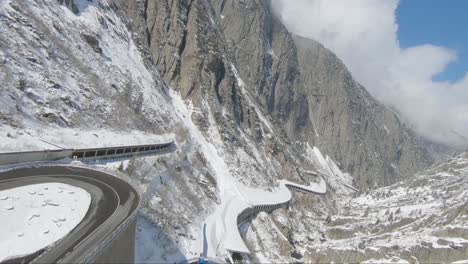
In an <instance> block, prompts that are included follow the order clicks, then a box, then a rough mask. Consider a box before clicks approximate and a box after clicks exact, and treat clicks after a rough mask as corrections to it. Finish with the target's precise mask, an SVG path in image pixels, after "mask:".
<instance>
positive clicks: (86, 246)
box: [0, 165, 140, 263]
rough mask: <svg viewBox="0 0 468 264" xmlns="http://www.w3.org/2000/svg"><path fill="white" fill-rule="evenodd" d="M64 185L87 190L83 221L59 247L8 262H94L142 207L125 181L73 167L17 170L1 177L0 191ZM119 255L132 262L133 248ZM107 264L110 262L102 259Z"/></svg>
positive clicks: (12, 170)
mask: <svg viewBox="0 0 468 264" xmlns="http://www.w3.org/2000/svg"><path fill="white" fill-rule="evenodd" d="M47 182H50V183H52V182H54V183H65V184H69V185H73V186H76V187H79V188H82V189H85V190H86V191H88V192H89V194H90V195H91V204H90V207H89V209H88V211H87V213H86V215H85V217H84V219H83V220H82V221H81V222H80V223H79V224H78V225H77V226H76V227H75V228H74V229H73V230H71V231H70V233H68V235H66V236H65V237H64V238H62V239H60V240H59V241H57V242H56V243H54V244H52V245H50V246H49V247H47V248H45V249H42V250H40V251H38V252H36V253H34V254H32V255H28V256H25V257H21V258H16V259H10V260H8V261H7V262H14V263H18V262H31V263H71V262H73V263H76V262H80V263H81V262H85V263H89V262H94V261H96V257H97V256H98V255H100V254H102V252H103V251H104V250H105V249H106V247H107V246H109V245H110V244H111V243H112V242H113V241H114V240H115V239H116V238H117V237H118V236H119V234H120V233H121V232H124V231H125V230H126V229H127V227H128V226H129V225H131V224H132V222H133V221H134V219H135V216H136V213H137V211H138V208H139V205H140V196H139V194H138V192H137V191H136V190H135V189H134V188H133V187H132V186H131V185H130V184H129V183H127V182H126V181H124V180H122V179H119V178H117V177H116V176H114V175H111V174H109V173H106V172H103V171H98V170H94V169H90V168H85V167H77V166H70V165H63V166H60V165H58V166H57V165H50V166H47V165H44V166H35V167H29V168H17V169H11V170H8V171H3V172H1V173H0V191H2V190H6V189H11V188H16V187H21V186H26V185H31V184H37V183H47ZM127 251H128V252H119V253H117V254H121V255H122V256H124V257H126V258H124V259H120V260H121V261H124V262H125V259H128V260H130V261H131V262H133V254H134V252H133V248H128V249H127ZM102 261H104V262H106V261H108V260H106V259H102Z"/></svg>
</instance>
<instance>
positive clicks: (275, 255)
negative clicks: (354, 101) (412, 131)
mask: <svg viewBox="0 0 468 264" xmlns="http://www.w3.org/2000/svg"><path fill="white" fill-rule="evenodd" d="M467 176H468V154H467V153H464V154H461V155H458V156H453V157H451V158H448V159H446V160H444V161H441V162H438V163H436V164H434V165H433V166H431V167H430V168H429V169H427V170H424V171H422V172H420V173H418V174H416V175H415V176H414V177H411V178H409V179H407V180H404V181H402V182H399V183H396V184H393V185H390V186H387V187H382V188H378V189H375V190H372V191H370V192H368V193H365V194H361V195H359V196H357V197H353V196H351V195H346V194H335V195H337V196H338V197H340V198H339V199H340V200H341V201H338V202H337V203H336V207H335V210H334V211H332V210H329V211H328V216H325V215H327V214H323V213H322V214H316V213H314V212H313V211H310V212H309V213H308V214H305V215H303V218H302V223H301V224H303V225H306V226H308V229H309V230H310V232H306V233H301V232H299V230H301V229H296V227H295V225H296V224H295V220H294V219H296V217H292V216H290V217H286V216H285V215H287V214H286V212H281V211H278V212H276V213H275V214H273V215H272V216H271V217H270V216H267V215H262V216H260V217H258V218H257V219H256V220H254V221H253V222H252V225H251V227H249V228H250V230H248V231H247V235H246V238H247V240H248V243H249V242H250V243H251V245H252V247H254V248H255V247H258V245H262V244H269V243H270V242H269V241H275V242H273V244H274V246H271V247H270V246H268V245H267V246H264V247H263V248H262V250H260V251H254V252H256V255H255V258H256V259H258V260H264V259H274V260H277V261H294V260H296V261H303V262H311V263H317V262H320V263H322V262H323V263H329V262H339V263H340V262H351V263H357V262H363V261H366V260H368V261H369V260H370V261H371V262H372V261H374V262H381V261H382V260H385V262H393V261H396V262H407V263H415V262H416V263H418V262H419V263H432V262H445V263H447V262H453V261H458V260H466V259H467V254H468V226H467V224H466V223H467V222H468V204H467V201H468V191H467V188H468V178H467ZM328 198H330V197H326V198H325V199H323V200H322V201H320V203H324V202H325V204H324V207H325V208H326V207H327V206H326V201H327V200H328ZM335 199H336V198H335ZM304 202H306V201H305V200H302V201H300V202H299V201H298V203H304ZM299 213H300V212H299ZM292 214H294V212H292ZM301 231H302V230H301ZM273 237H278V239H274V238H273ZM286 239H287V240H289V241H290V243H287V242H285V241H286ZM276 241H278V243H277V242H276ZM281 241H283V242H281ZM290 246H292V247H293V249H294V250H291V251H292V252H294V254H291V255H289V254H288V253H289V252H288V253H286V254H284V250H280V249H281V248H285V247H290ZM278 247H279V248H280V249H278ZM270 248H271V249H270ZM282 252H283V253H282ZM379 260H380V261H379Z"/></svg>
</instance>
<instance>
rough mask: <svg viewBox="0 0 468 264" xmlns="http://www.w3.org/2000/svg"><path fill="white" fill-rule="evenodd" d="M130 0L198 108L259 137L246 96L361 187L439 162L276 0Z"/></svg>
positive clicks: (172, 78)
mask: <svg viewBox="0 0 468 264" xmlns="http://www.w3.org/2000/svg"><path fill="white" fill-rule="evenodd" d="M120 1H123V0H120ZM123 3H124V4H126V10H127V14H128V15H129V17H130V18H131V19H132V20H133V21H134V25H135V28H137V29H139V30H140V36H141V42H142V44H143V45H147V46H148V47H149V50H150V53H151V57H152V60H153V63H154V64H156V65H157V66H158V69H159V70H160V72H161V74H162V76H163V77H164V79H165V80H166V82H168V83H170V84H172V87H173V88H174V89H176V90H178V91H180V93H181V95H182V96H183V97H185V98H190V99H191V100H192V102H193V103H194V104H195V106H197V107H202V106H203V104H204V103H203V102H204V101H207V102H208V103H209V104H210V105H211V107H210V108H211V109H217V110H216V111H219V112H223V113H227V114H228V118H230V119H232V120H233V121H235V122H234V123H235V124H236V125H239V126H240V128H241V129H253V130H254V131H255V133H251V136H253V137H256V138H257V139H258V140H259V141H262V140H263V135H262V132H261V128H260V127H258V126H256V125H255V124H256V123H257V122H256V121H258V116H257V115H256V113H255V111H253V109H252V107H251V106H250V105H249V104H248V103H247V100H248V98H247V97H252V99H253V100H254V101H255V102H256V103H258V104H259V105H260V106H261V112H263V113H267V116H269V117H270V120H271V121H272V122H273V123H274V124H275V129H277V130H281V132H278V133H279V134H283V132H284V135H286V136H285V140H287V141H290V142H295V141H302V142H308V143H310V144H311V145H316V146H319V147H320V148H321V149H322V150H323V151H324V152H326V153H327V154H329V155H330V156H332V158H333V159H334V160H336V161H338V162H339V163H340V165H341V169H342V170H344V171H348V172H350V173H351V174H352V175H353V176H354V177H355V180H356V183H357V184H358V185H359V186H360V188H361V189H368V188H371V187H373V186H375V185H388V184H391V183H394V182H396V181H397V180H400V179H402V178H404V177H406V176H409V175H411V174H413V173H414V172H416V171H418V170H419V169H421V168H423V167H424V166H427V165H428V164H429V163H430V162H431V161H432V160H431V158H430V156H429V155H428V153H427V151H426V150H425V149H424V147H422V145H421V144H420V143H419V142H418V139H417V136H415V135H414V133H413V132H412V131H411V130H409V129H408V128H407V127H406V126H405V125H404V124H403V123H402V122H400V121H399V118H398V116H397V115H396V114H394V113H393V112H391V111H390V110H389V109H387V108H386V107H385V106H383V105H382V104H380V103H379V102H377V101H376V100H375V99H373V98H372V97H371V96H370V95H369V94H368V93H367V91H366V90H365V88H364V87H362V86H361V85H360V84H359V83H357V82H356V81H354V80H353V78H352V76H351V74H350V73H349V71H348V70H347V69H346V67H345V65H344V64H343V63H342V62H341V61H340V60H339V59H338V58H337V57H336V56H335V55H334V54H333V53H332V52H330V51H329V50H327V49H326V48H324V47H323V46H322V45H320V44H319V43H317V42H315V41H313V40H309V39H304V38H301V37H297V36H293V35H292V34H291V33H289V32H288V31H287V30H286V28H285V27H284V26H283V25H282V23H281V21H279V20H278V19H277V18H276V17H275V16H274V15H273V13H272V10H271V8H270V3H269V1H265V0H255V1H235V0H223V1H214V2H210V1H190V0H187V1H169V0H164V1H153V0H147V1H144V2H138V1H123ZM240 18H242V19H240ZM236 71H238V74H239V77H241V78H242V80H243V81H244V82H245V84H246V86H245V89H246V93H245V94H243V91H242V87H240V85H239V83H238V81H237V80H236ZM219 107H221V108H222V110H220V109H219ZM205 109H206V110H208V109H207V108H205ZM217 121H219V120H217ZM225 123H226V122H225ZM229 123H230V122H227V124H229ZM233 129H234V130H235V129H236V128H233ZM230 140H235V139H234V138H230Z"/></svg>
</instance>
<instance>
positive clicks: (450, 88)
mask: <svg viewBox="0 0 468 264" xmlns="http://www.w3.org/2000/svg"><path fill="white" fill-rule="evenodd" d="M398 4H399V1H398V0H352V1H350V0H294V1H290V0H273V6H274V9H275V12H276V13H277V14H279V15H280V16H281V18H282V20H283V22H284V23H285V25H286V27H287V28H288V29H289V30H290V31H291V32H293V33H295V34H297V35H300V36H304V37H309V38H312V39H315V40H317V41H319V42H321V43H322V44H324V45H325V46H326V47H327V48H329V49H330V50H332V51H333V52H334V53H336V54H337V55H338V57H340V58H341V59H342V60H343V62H344V63H345V64H346V66H347V67H348V68H349V70H350V71H351V72H352V74H353V75H354V77H355V78H356V80H358V81H359V82H361V83H362V84H363V85H364V86H365V87H366V88H367V89H368V90H369V91H370V92H371V93H372V94H373V95H374V96H376V97H377V98H379V99H380V100H381V101H383V102H384V103H386V104H388V105H391V106H392V107H394V108H395V109H397V110H398V111H399V112H400V113H401V115H402V116H403V117H404V118H405V119H406V120H407V122H408V123H410V124H411V125H412V126H413V127H414V129H415V130H416V131H417V132H419V133H420V134H421V135H423V136H425V137H428V138H430V139H432V140H434V141H437V142H442V143H447V144H451V145H460V144H466V143H467V141H466V140H465V139H463V138H462V137H466V138H468V72H467V75H466V76H465V78H464V79H462V80H459V81H457V82H455V83H453V84H450V83H447V82H434V81H433V80H432V79H433V77H434V76H435V75H437V74H439V73H440V72H442V71H444V69H445V68H446V67H447V65H448V64H449V63H451V62H454V61H455V60H456V59H457V56H456V53H455V52H454V51H453V50H450V49H448V48H445V47H438V46H434V45H430V44H422V45H420V46H415V47H411V48H407V49H402V48H401V47H400V45H399V42H398V38H397V30H398V25H397V23H396V17H395V11H396V9H397V7H398Z"/></svg>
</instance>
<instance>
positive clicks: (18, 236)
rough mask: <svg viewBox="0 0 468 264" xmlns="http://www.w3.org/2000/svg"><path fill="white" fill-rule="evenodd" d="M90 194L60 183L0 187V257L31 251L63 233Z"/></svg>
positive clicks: (72, 224)
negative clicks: (1, 188)
mask: <svg viewBox="0 0 468 264" xmlns="http://www.w3.org/2000/svg"><path fill="white" fill-rule="evenodd" d="M90 203H91V195H90V194H89V193H88V192H87V191H85V190H84V189H81V188H78V187H74V186H71V185H68V184H64V183H42V184H34V185H27V186H22V187H18V188H13V189H8V190H4V191H0V226H1V227H2V232H1V237H2V239H1V240H0V261H4V260H7V259H11V258H15V257H21V256H25V255H29V254H32V253H34V252H36V251H38V250H40V249H42V248H45V247H47V246H49V245H51V244H52V243H54V242H56V241H58V240H59V239H61V238H62V237H64V236H65V235H67V234H68V233H69V232H70V231H71V230H72V229H73V228H74V227H75V226H77V225H78V224H79V223H80V222H81V220H82V219H83V218H84V216H85V215H86V212H87V211H88V208H89V205H90Z"/></svg>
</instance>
